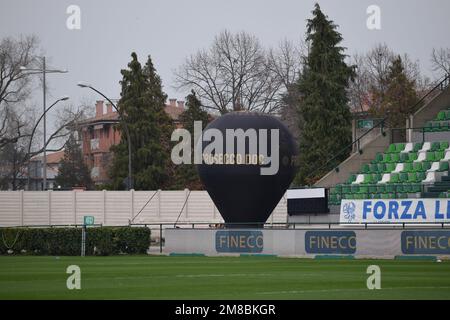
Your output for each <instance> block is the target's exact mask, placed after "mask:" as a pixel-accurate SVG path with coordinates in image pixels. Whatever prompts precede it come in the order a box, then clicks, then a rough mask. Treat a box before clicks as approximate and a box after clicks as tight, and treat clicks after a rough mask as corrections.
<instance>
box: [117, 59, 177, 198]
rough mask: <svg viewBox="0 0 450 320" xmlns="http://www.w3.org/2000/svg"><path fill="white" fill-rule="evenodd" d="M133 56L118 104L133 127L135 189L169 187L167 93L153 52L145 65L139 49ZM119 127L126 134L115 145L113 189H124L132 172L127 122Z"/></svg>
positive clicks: (170, 130) (170, 129)
mask: <svg viewBox="0 0 450 320" xmlns="http://www.w3.org/2000/svg"><path fill="white" fill-rule="evenodd" d="M131 57H132V60H131V62H130V63H129V64H128V69H125V70H121V73H122V77H123V78H122V81H121V82H120V83H121V86H122V91H121V98H120V101H119V103H118V108H119V111H120V114H121V115H122V117H123V119H124V121H125V122H126V123H127V125H128V128H129V131H130V138H131V149H132V152H131V153H132V155H131V157H132V170H133V177H132V178H133V181H134V189H136V190H156V189H160V188H167V187H168V186H170V184H171V183H172V181H171V179H170V178H171V177H172V175H173V172H172V171H173V165H172V162H171V161H170V147H171V142H170V136H171V134H172V131H173V124H172V120H171V119H170V117H169V116H168V115H167V113H166V112H165V110H164V106H165V101H166V99H167V96H166V94H165V93H164V92H163V91H162V86H161V78H160V77H159V76H158V75H157V73H156V70H155V68H154V66H153V63H152V60H151V58H150V56H149V57H148V60H147V62H146V64H145V66H144V67H142V66H141V64H140V63H139V61H138V58H137V55H136V53H134V52H133V53H132V54H131ZM118 128H119V130H120V132H121V137H122V138H121V141H120V144H118V145H116V146H114V147H113V148H112V149H113V151H114V160H113V163H112V166H111V172H110V176H111V178H112V187H113V189H124V188H125V187H126V186H125V184H124V180H125V179H126V177H127V176H128V141H127V137H126V133H125V130H124V126H123V123H119V125H118Z"/></svg>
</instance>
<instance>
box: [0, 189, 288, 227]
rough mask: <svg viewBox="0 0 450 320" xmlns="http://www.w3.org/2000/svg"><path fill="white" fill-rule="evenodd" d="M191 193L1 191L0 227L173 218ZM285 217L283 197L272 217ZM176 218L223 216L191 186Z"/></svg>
mask: <svg viewBox="0 0 450 320" xmlns="http://www.w3.org/2000/svg"><path fill="white" fill-rule="evenodd" d="M155 193H156V194H155ZM154 194H155V195H154ZM188 194H189V191H188V190H181V191H161V190H159V191H134V190H131V191H1V192H0V226H1V227H5V226H36V225H70V224H82V223H83V216H86V215H89V216H94V217H95V223H96V224H103V225H107V226H118V225H128V223H129V220H131V219H133V218H134V217H136V216H137V217H136V218H134V223H164V222H166V223H174V222H175V221H176V220H177V217H178V215H179V214H180V212H181V209H182V208H183V204H184V202H185V201H186V197H187V196H188ZM152 195H154V197H153V199H152V200H151V201H150V202H149V203H148V205H147V206H146V207H145V208H144V209H143V210H142V212H141V213H140V214H139V215H138V213H139V211H140V210H141V209H142V208H143V207H144V205H145V203H146V202H147V201H148V200H149V199H150V197H151V196H152ZM286 219H287V208H286V200H285V197H283V198H282V199H281V201H280V203H279V204H278V206H277V207H276V208H275V210H274V212H273V213H272V215H271V216H270V217H269V219H268V222H286ZM178 221H179V222H208V223H220V222H223V219H222V217H221V215H220V213H219V211H218V210H217V208H216V207H215V205H214V203H213V202H212V200H211V198H210V197H209V195H208V193H207V192H206V191H191V193H190V195H189V198H188V201H187V203H186V206H185V207H184V209H183V211H182V212H181V215H180V218H179V220H178Z"/></svg>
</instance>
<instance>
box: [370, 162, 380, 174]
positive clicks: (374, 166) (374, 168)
mask: <svg viewBox="0 0 450 320" xmlns="http://www.w3.org/2000/svg"><path fill="white" fill-rule="evenodd" d="M369 172H370V173H378V172H379V171H378V164H376V163H371V164H370V165H369Z"/></svg>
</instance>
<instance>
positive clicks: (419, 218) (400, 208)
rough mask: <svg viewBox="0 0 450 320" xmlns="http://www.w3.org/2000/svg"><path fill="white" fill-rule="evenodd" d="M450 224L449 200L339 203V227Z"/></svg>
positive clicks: (370, 200) (355, 201)
mask: <svg viewBox="0 0 450 320" xmlns="http://www.w3.org/2000/svg"><path fill="white" fill-rule="evenodd" d="M387 222H391V223H422V222H426V223H443V222H450V199H390V200H380V199H367V200H342V202H341V212H340V223H342V224H345V223H387Z"/></svg>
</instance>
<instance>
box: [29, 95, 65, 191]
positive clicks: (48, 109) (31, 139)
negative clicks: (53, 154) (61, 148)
mask: <svg viewBox="0 0 450 320" xmlns="http://www.w3.org/2000/svg"><path fill="white" fill-rule="evenodd" d="M68 99H69V97H68V96H64V97H61V98H59V99H58V100H56V101H55V102H53V103H52V104H51V105H50V107H48V108H47V109H45V110H44V112H43V113H42V114H41V116H40V117H39V119H38V121H36V124H35V125H34V127H33V130H32V131H31V135H30V141H29V143H28V153H27V155H30V153H31V143H32V141H33V136H34V133H35V132H36V129H37V126H38V124H39V122H40V121H41V120H42V119H43V118H44V119H45V116H46V114H47V112H48V111H50V109H51V108H53V107H54V106H55V105H56V104H57V103H58V102H60V101H66V100H68ZM45 143H47V142H45ZM46 149H47V147H46V145H44V150H46ZM44 157H45V153H44ZM30 160H31V157H30V159H29V161H30ZM45 163H46V161H45ZM27 180H28V182H27V184H28V190H30V165H28V178H27Z"/></svg>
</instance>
